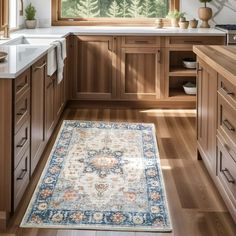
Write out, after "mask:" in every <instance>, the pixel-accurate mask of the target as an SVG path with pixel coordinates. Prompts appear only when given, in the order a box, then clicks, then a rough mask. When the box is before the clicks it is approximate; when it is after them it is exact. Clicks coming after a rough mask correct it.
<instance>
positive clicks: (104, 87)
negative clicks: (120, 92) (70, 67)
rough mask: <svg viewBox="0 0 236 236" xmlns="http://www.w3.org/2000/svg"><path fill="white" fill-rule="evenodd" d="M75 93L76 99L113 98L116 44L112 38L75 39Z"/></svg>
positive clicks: (81, 37)
mask: <svg viewBox="0 0 236 236" xmlns="http://www.w3.org/2000/svg"><path fill="white" fill-rule="evenodd" d="M75 46H76V59H77V60H76V62H75V63H76V68H75V78H76V79H75V80H76V83H75V84H76V85H75V86H76V88H75V89H76V92H75V96H76V98H78V99H101V100H102V99H106V100H109V99H111V98H112V97H114V96H115V86H114V85H115V68H116V65H115V61H116V56H115V55H114V54H115V53H114V51H115V47H116V43H115V39H114V38H113V37H106V36H79V37H76V45H75Z"/></svg>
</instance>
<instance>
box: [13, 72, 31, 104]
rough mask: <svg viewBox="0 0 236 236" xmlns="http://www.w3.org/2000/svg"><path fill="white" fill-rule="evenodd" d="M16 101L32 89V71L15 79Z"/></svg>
mask: <svg viewBox="0 0 236 236" xmlns="http://www.w3.org/2000/svg"><path fill="white" fill-rule="evenodd" d="M14 86H15V101H17V100H18V99H19V98H20V97H21V96H22V95H23V94H24V93H25V92H26V91H27V90H28V89H29V88H30V69H28V70H26V71H25V72H23V74H21V75H20V76H19V77H18V78H16V79H15V84H14Z"/></svg>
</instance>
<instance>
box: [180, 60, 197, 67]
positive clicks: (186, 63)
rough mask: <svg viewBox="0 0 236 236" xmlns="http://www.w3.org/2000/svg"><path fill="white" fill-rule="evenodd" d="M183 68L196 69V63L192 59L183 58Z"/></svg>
mask: <svg viewBox="0 0 236 236" xmlns="http://www.w3.org/2000/svg"><path fill="white" fill-rule="evenodd" d="M183 66H184V67H185V68H188V69H196V68H197V62H196V61H194V60H193V59H192V58H185V59H183Z"/></svg>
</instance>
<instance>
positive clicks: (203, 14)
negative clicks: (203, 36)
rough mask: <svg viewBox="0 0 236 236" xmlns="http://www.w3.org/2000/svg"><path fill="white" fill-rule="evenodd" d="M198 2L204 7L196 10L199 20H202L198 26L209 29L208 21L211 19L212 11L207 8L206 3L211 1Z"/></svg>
mask: <svg viewBox="0 0 236 236" xmlns="http://www.w3.org/2000/svg"><path fill="white" fill-rule="evenodd" d="M199 1H200V2H202V3H204V7H200V8H199V9H198V16H199V19H200V20H202V24H201V25H200V27H201V28H210V25H209V23H208V21H209V20H210V19H211V17H212V9H211V8H210V7H207V2H211V1H212V0H199Z"/></svg>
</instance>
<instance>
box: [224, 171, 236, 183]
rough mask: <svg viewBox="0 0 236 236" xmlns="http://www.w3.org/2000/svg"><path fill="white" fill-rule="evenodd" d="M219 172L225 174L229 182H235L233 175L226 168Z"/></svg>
mask: <svg viewBox="0 0 236 236" xmlns="http://www.w3.org/2000/svg"><path fill="white" fill-rule="evenodd" d="M221 172H222V173H223V175H224V176H225V178H226V180H227V181H228V182H229V183H231V184H234V183H235V180H234V178H233V176H232V175H231V173H230V171H229V170H228V169H227V168H225V169H224V170H221Z"/></svg>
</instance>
